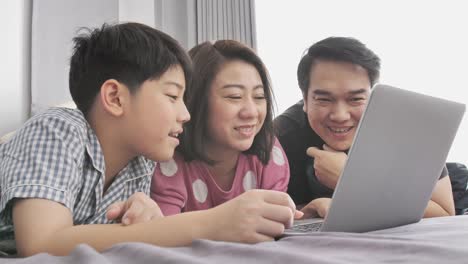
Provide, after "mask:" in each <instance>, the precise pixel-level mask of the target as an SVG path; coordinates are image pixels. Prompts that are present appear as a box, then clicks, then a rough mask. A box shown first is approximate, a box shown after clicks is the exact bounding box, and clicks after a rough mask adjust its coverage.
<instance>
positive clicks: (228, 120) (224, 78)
mask: <svg viewBox="0 0 468 264" xmlns="http://www.w3.org/2000/svg"><path fill="white" fill-rule="evenodd" d="M208 109H209V110H208V113H209V114H208V120H207V126H208V135H207V136H208V139H209V141H208V142H209V144H208V145H209V146H208V151H210V150H211V151H215V152H222V151H225V150H229V151H235V152H242V151H246V150H248V149H249V148H250V147H251V146H252V144H253V141H254V138H255V136H256V135H257V133H258V132H259V131H260V129H261V128H262V126H263V123H264V121H265V116H266V112H267V101H266V99H265V92H264V88H263V82H262V79H261V78H260V74H259V73H258V71H257V69H256V68H255V67H254V66H252V65H251V64H248V63H246V62H244V61H241V60H234V61H230V62H227V63H226V64H224V65H223V67H222V68H221V70H220V71H219V72H218V74H217V75H216V77H215V78H214V79H213V82H212V83H211V87H210V90H209V98H208Z"/></svg>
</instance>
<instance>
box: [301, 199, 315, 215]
mask: <svg viewBox="0 0 468 264" xmlns="http://www.w3.org/2000/svg"><path fill="white" fill-rule="evenodd" d="M314 201H315V200H314ZM314 201H312V202H310V203H309V204H307V205H306V206H304V207H303V208H302V209H301V212H303V213H304V215H303V216H302V218H313V217H317V216H318V212H317V206H316V204H315V202H314Z"/></svg>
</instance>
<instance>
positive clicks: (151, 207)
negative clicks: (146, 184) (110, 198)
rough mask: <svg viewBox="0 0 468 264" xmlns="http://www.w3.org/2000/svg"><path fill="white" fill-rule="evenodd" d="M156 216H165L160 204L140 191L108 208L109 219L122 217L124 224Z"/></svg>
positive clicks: (145, 220) (146, 220)
mask: <svg viewBox="0 0 468 264" xmlns="http://www.w3.org/2000/svg"><path fill="white" fill-rule="evenodd" d="M156 217H164V215H163V214H162V212H161V209H159V206H158V204H157V203H156V202H155V201H153V199H151V198H150V197H149V196H147V195H145V194H144V193H142V192H138V193H135V194H133V195H132V196H130V198H128V200H127V201H121V202H116V203H113V204H112V205H111V206H109V209H108V210H107V219H109V220H114V219H119V218H121V222H122V224H124V225H130V224H136V223H142V222H148V221H150V220H151V219H153V218H156Z"/></svg>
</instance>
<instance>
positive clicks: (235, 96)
mask: <svg viewBox="0 0 468 264" xmlns="http://www.w3.org/2000/svg"><path fill="white" fill-rule="evenodd" d="M226 97H227V98H229V99H241V98H242V97H240V96H238V95H229V96H226Z"/></svg>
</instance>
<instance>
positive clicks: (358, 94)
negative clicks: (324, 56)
mask: <svg viewBox="0 0 468 264" xmlns="http://www.w3.org/2000/svg"><path fill="white" fill-rule="evenodd" d="M370 89H371V87H370V81H369V77H368V74H367V71H366V70H365V69H364V68H362V67H361V66H359V65H354V64H351V63H346V62H334V61H318V62H316V63H315V64H314V65H313V67H312V69H311V72H310V83H309V90H308V94H307V96H304V97H305V98H304V112H306V113H307V117H308V120H309V125H310V127H311V128H312V129H313V130H314V131H315V132H316V133H317V134H318V135H319V136H320V138H322V139H323V140H324V141H325V143H326V144H327V145H328V146H330V147H331V148H333V149H335V150H338V151H346V150H348V149H349V148H350V147H351V144H352V141H353V138H354V134H355V133H356V129H357V126H358V124H359V120H360V119H361V116H362V113H363V112H364V109H365V106H366V103H367V100H368V97H369V93H370Z"/></svg>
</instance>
